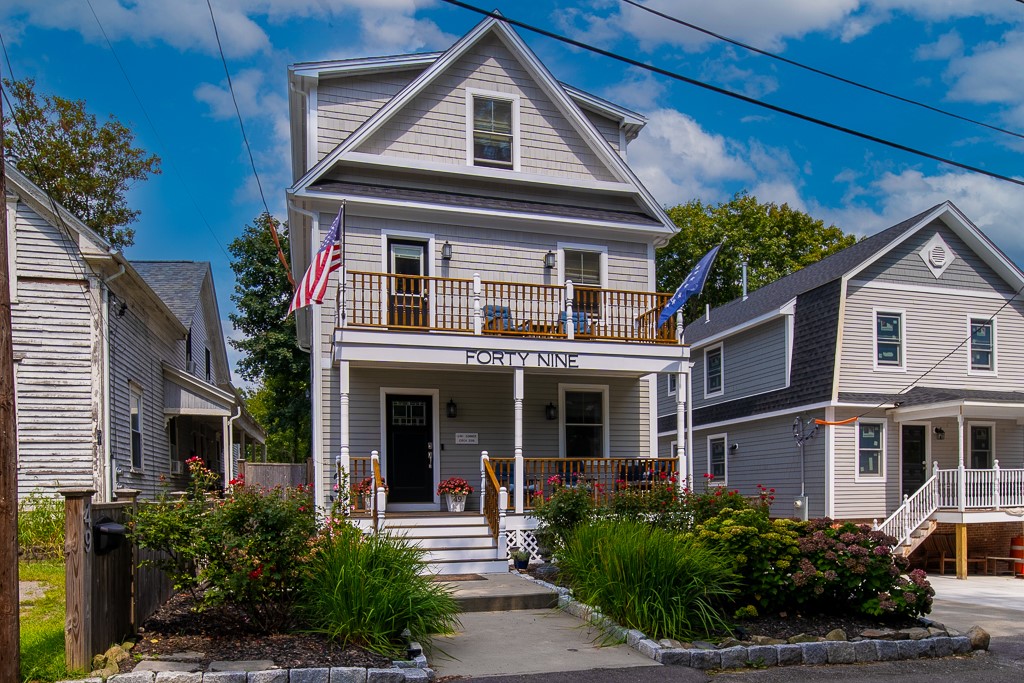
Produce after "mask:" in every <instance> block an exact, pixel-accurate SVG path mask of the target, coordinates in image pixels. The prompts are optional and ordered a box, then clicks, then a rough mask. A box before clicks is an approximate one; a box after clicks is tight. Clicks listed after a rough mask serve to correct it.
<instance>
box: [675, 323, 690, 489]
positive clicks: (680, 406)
mask: <svg viewBox="0 0 1024 683" xmlns="http://www.w3.org/2000/svg"><path fill="white" fill-rule="evenodd" d="M681 327H682V326H678V327H677V329H681ZM687 380H688V377H687V373H685V372H683V361H680V362H679V366H678V367H677V368H676V452H675V453H674V455H675V457H676V460H677V461H678V464H677V465H676V468H677V470H678V477H677V478H678V483H677V486H678V488H679V489H684V488H686V487H687V486H688V483H689V482H687V476H686V473H687V467H686V457H687V455H689V452H688V451H687V450H686V395H687V392H686V384H687Z"/></svg>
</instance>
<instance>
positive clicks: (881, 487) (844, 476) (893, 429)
mask: <svg viewBox="0 0 1024 683" xmlns="http://www.w3.org/2000/svg"><path fill="white" fill-rule="evenodd" d="M861 412H863V411H858V410H854V409H845V410H844V409H840V410H836V420H837V421H838V420H845V419H847V418H851V417H855V416H858V415H860V414H861ZM864 417H865V419H872V418H873V419H885V413H884V412H883V411H877V412H873V413H869V414H867V415H865V416H864ZM857 425H858V423H856V422H854V423H851V424H849V425H835V426H832V427H829V429H832V430H833V431H834V433H835V437H834V438H835V456H834V460H835V462H834V468H835V469H834V472H835V474H834V479H835V494H836V500H835V516H836V518H837V519H878V520H879V521H881V520H882V519H885V517H887V516H888V515H889V513H891V512H892V511H893V510H895V509H896V507H897V506H898V505H899V500H900V450H899V449H900V445H899V444H900V434H899V425H898V424H896V423H895V422H892V421H891V420H890V421H888V422H887V424H886V425H885V446H886V448H885V463H884V467H883V469H884V472H885V474H884V476H882V477H861V478H860V479H859V480H858V477H857V467H858V466H857ZM953 441H954V443H955V441H956V439H955V437H954V439H953Z"/></svg>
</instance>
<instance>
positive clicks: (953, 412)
mask: <svg viewBox="0 0 1024 683" xmlns="http://www.w3.org/2000/svg"><path fill="white" fill-rule="evenodd" d="M890 413H891V415H892V417H893V419H894V420H896V422H913V421H917V420H937V419H942V418H954V419H955V418H957V417H958V416H960V415H963V416H964V418H966V419H969V420H982V419H984V420H1016V421H1017V422H1018V423H1019V424H1024V402H1022V403H1003V402H986V401H969V400H960V401H946V402H943V403H934V404H931V405H917V406H908V407H903V406H900V407H899V408H892V409H890Z"/></svg>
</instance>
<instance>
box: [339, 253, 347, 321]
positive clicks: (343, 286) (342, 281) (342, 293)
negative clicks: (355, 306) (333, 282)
mask: <svg viewBox="0 0 1024 683" xmlns="http://www.w3.org/2000/svg"><path fill="white" fill-rule="evenodd" d="M347 294H348V279H347V277H346V276H345V264H344V263H343V264H342V265H341V267H340V268H338V327H345V323H346V322H348V315H347V314H346V312H345V309H346V307H347V304H346V295H347Z"/></svg>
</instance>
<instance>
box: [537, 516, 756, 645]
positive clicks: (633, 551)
mask: <svg viewBox="0 0 1024 683" xmlns="http://www.w3.org/2000/svg"><path fill="white" fill-rule="evenodd" d="M556 557H557V559H558V562H559V567H560V569H561V572H562V575H563V576H564V577H565V578H566V580H567V581H568V583H569V585H570V586H571V587H572V589H573V593H574V594H575V596H576V597H577V598H578V599H579V600H581V601H583V602H585V603H587V604H588V605H592V606H595V607H598V608H599V609H600V610H601V611H602V612H603V613H604V614H605V615H607V616H608V617H610V618H611V619H613V620H615V621H616V622H617V623H619V624H621V625H623V626H626V627H627V628H635V629H639V630H641V631H643V632H644V633H645V634H647V636H648V637H649V638H653V639H655V640H657V639H660V638H678V639H686V640H689V639H694V638H698V639H700V638H709V637H713V636H714V635H715V634H721V633H724V632H727V631H728V627H729V625H728V623H727V622H726V620H725V618H724V617H723V615H722V613H721V612H720V610H719V608H718V605H720V604H723V603H725V602H726V601H728V599H729V596H730V595H731V594H732V592H733V591H734V590H735V588H736V578H735V576H734V574H733V573H732V571H731V569H730V566H729V562H728V560H727V559H726V558H724V557H722V556H721V555H719V554H718V553H716V552H715V551H713V550H711V549H709V548H707V547H706V546H704V545H702V544H701V543H700V542H699V541H697V540H696V539H694V538H693V537H690V536H685V535H679V534H674V533H672V532H669V531H666V530H664V529H659V528H657V527H654V526H651V525H649V524H646V523H642V522H635V521H627V520H601V521H597V522H593V523H590V524H583V525H581V526H579V527H577V528H576V529H575V530H574V531H573V532H572V533H571V534H570V535H569V536H568V538H567V540H566V544H565V546H564V548H562V549H561V550H560V551H559V552H557V553H556Z"/></svg>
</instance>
